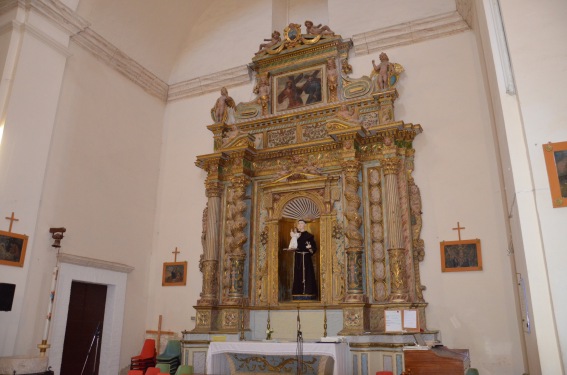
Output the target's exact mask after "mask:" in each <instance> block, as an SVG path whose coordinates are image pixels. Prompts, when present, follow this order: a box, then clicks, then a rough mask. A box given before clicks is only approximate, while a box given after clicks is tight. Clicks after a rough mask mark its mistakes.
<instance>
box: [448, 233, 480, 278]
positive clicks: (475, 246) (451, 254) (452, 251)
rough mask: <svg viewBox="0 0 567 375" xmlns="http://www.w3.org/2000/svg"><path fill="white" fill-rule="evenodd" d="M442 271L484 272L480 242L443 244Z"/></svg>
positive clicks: (463, 241) (467, 241)
mask: <svg viewBox="0 0 567 375" xmlns="http://www.w3.org/2000/svg"><path fill="white" fill-rule="evenodd" d="M441 271H443V272H460V271H482V252H481V249H480V240H479V239H475V240H462V241H443V242H441Z"/></svg>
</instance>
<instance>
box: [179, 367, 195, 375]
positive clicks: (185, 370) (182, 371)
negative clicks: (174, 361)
mask: <svg viewBox="0 0 567 375" xmlns="http://www.w3.org/2000/svg"><path fill="white" fill-rule="evenodd" d="M188 374H189V375H190V374H193V366H188V365H181V366H179V367H178V368H177V372H176V373H175V375H188Z"/></svg>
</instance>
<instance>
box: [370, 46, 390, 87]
mask: <svg viewBox="0 0 567 375" xmlns="http://www.w3.org/2000/svg"><path fill="white" fill-rule="evenodd" d="M372 66H373V67H374V71H373V72H372V73H373V74H377V75H378V88H379V89H380V90H384V89H387V88H388V87H390V82H389V79H390V74H392V73H393V71H394V64H392V63H390V59H388V55H386V54H385V53H384V52H382V53H381V54H380V64H378V65H376V64H375V63H374V60H372Z"/></svg>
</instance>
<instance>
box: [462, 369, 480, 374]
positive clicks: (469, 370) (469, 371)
mask: <svg viewBox="0 0 567 375" xmlns="http://www.w3.org/2000/svg"><path fill="white" fill-rule="evenodd" d="M465 375H479V374H478V370H477V369H475V368H473V367H471V368H469V369H468V370H467V372H466V374H465Z"/></svg>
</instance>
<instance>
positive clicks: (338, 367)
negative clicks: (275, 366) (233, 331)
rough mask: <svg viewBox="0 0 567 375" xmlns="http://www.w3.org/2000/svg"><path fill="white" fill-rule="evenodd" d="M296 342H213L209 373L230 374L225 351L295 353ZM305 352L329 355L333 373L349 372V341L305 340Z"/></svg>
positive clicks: (209, 355)
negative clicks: (322, 341)
mask: <svg viewBox="0 0 567 375" xmlns="http://www.w3.org/2000/svg"><path fill="white" fill-rule="evenodd" d="M296 350H297V343H296V342H265V341H235V342H211V343H210V345H209V350H208V351H207V374H230V367H229V364H228V362H227V360H226V357H225V355H224V353H242V354H271V355H295V354H296ZM303 354H314V355H328V356H330V357H333V359H334V361H335V363H334V368H333V374H335V375H344V374H348V373H349V372H348V358H349V357H348V356H349V349H348V344H347V343H344V342H343V343H337V344H334V343H318V342H304V343H303Z"/></svg>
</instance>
